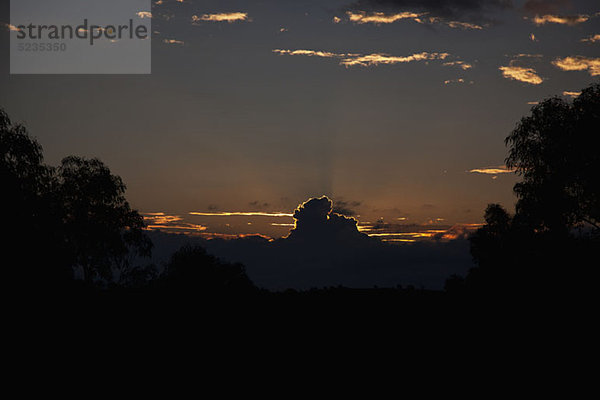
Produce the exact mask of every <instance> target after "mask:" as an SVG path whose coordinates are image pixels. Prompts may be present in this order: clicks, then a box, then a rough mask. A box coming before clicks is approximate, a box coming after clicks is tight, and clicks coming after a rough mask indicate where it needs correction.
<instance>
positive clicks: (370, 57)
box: [273, 49, 470, 69]
mask: <svg viewBox="0 0 600 400" xmlns="http://www.w3.org/2000/svg"><path fill="white" fill-rule="evenodd" d="M273 53H276V54H279V55H290V56H308V57H321V58H337V59H340V62H339V64H340V65H343V66H345V67H351V66H361V67H370V66H377V65H380V64H386V65H390V64H400V63H409V62H413V61H430V60H444V59H446V58H447V57H449V56H450V54H449V53H428V52H421V53H415V54H412V55H410V56H401V57H398V56H391V55H389V54H384V53H372V54H366V55H362V54H353V53H332V52H328V51H316V50H282V49H275V50H273ZM465 65H468V64H465ZM469 68H470V66H469ZM463 69H464V67H463Z"/></svg>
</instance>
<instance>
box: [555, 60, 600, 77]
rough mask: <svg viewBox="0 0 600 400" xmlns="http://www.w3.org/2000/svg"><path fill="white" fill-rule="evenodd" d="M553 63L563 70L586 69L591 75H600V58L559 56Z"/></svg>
mask: <svg viewBox="0 0 600 400" xmlns="http://www.w3.org/2000/svg"><path fill="white" fill-rule="evenodd" d="M552 64H553V65H554V66H556V67H558V68H560V69H562V70H563V71H586V70H587V72H588V73H589V74H590V75H591V76H598V75H600V58H591V57H584V56H572V57H565V58H557V59H556V60H554V61H552Z"/></svg>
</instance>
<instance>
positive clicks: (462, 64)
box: [444, 61, 473, 71]
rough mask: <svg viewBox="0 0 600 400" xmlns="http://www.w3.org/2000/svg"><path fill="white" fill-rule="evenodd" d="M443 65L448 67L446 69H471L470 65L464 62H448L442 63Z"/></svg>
mask: <svg viewBox="0 0 600 400" xmlns="http://www.w3.org/2000/svg"><path fill="white" fill-rule="evenodd" d="M444 65H445V66H448V67H459V68H462V69H463V70H465V71H466V70H468V69H471V68H473V66H472V65H471V64H468V63H466V62H464V61H450V62H446V63H444Z"/></svg>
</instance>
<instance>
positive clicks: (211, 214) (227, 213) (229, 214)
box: [189, 211, 293, 217]
mask: <svg viewBox="0 0 600 400" xmlns="http://www.w3.org/2000/svg"><path fill="white" fill-rule="evenodd" d="M189 214H190V215H200V216H205V217H292V216H293V214H290V213H284V212H254V211H250V212H245V211H222V212H197V211H192V212H190V213H189Z"/></svg>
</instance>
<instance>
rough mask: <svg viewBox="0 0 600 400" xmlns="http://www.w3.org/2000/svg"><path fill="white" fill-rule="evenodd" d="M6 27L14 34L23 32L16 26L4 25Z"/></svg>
mask: <svg viewBox="0 0 600 400" xmlns="http://www.w3.org/2000/svg"><path fill="white" fill-rule="evenodd" d="M4 26H5V27H6V29H8V30H9V31H12V32H20V31H21V30H20V29H19V28H17V27H16V26H14V25H11V24H4Z"/></svg>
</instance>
